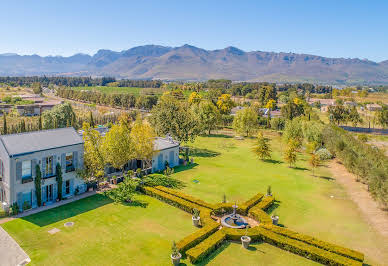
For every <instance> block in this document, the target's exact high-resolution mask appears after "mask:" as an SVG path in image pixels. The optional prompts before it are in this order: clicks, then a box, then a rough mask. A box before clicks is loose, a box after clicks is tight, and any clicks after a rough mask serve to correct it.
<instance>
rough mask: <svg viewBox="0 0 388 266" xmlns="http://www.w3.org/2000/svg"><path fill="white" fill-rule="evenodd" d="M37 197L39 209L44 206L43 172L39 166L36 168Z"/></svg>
mask: <svg viewBox="0 0 388 266" xmlns="http://www.w3.org/2000/svg"><path fill="white" fill-rule="evenodd" d="M34 183H35V195H36V202H37V204H38V207H40V206H42V172H41V171H40V166H39V164H37V165H36V166H35V180H34Z"/></svg>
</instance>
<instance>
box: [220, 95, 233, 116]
mask: <svg viewBox="0 0 388 266" xmlns="http://www.w3.org/2000/svg"><path fill="white" fill-rule="evenodd" d="M217 107H218V109H219V110H220V113H221V114H230V110H232V108H233V107H234V102H233V100H232V98H231V95H230V94H222V95H221V96H220V97H218V101H217Z"/></svg>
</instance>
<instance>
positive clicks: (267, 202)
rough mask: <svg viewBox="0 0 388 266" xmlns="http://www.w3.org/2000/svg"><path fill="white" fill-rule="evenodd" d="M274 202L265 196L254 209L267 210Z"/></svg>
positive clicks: (272, 198)
mask: <svg viewBox="0 0 388 266" xmlns="http://www.w3.org/2000/svg"><path fill="white" fill-rule="evenodd" d="M274 202H275V198H274V197H273V196H267V197H265V198H264V199H263V200H262V201H260V202H259V203H258V204H257V205H256V206H255V208H260V209H262V210H264V211H265V210H266V209H268V207H269V206H271V205H272V204H273V203H274Z"/></svg>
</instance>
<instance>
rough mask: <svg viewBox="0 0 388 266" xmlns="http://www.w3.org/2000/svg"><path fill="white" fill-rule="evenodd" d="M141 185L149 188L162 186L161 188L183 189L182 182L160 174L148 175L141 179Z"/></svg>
mask: <svg viewBox="0 0 388 266" xmlns="http://www.w3.org/2000/svg"><path fill="white" fill-rule="evenodd" d="M141 184H142V185H144V186H149V187H156V186H163V187H169V188H181V187H183V182H182V181H180V180H178V179H175V178H172V177H167V176H165V175H161V174H152V175H148V176H146V177H144V178H143V179H142V181H141Z"/></svg>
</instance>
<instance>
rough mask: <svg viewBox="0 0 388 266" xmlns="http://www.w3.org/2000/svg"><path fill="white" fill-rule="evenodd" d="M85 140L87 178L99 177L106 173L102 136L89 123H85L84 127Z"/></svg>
mask: <svg viewBox="0 0 388 266" xmlns="http://www.w3.org/2000/svg"><path fill="white" fill-rule="evenodd" d="M82 129H83V131H84V133H83V140H84V151H85V152H84V166H85V171H86V176H85V177H86V178H90V177H95V178H97V179H99V178H101V177H102V176H103V175H104V166H105V162H104V155H103V152H102V142H103V140H102V137H101V135H100V133H98V132H97V131H96V130H94V129H93V128H92V127H91V126H90V124H89V123H84V124H83V127H82Z"/></svg>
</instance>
